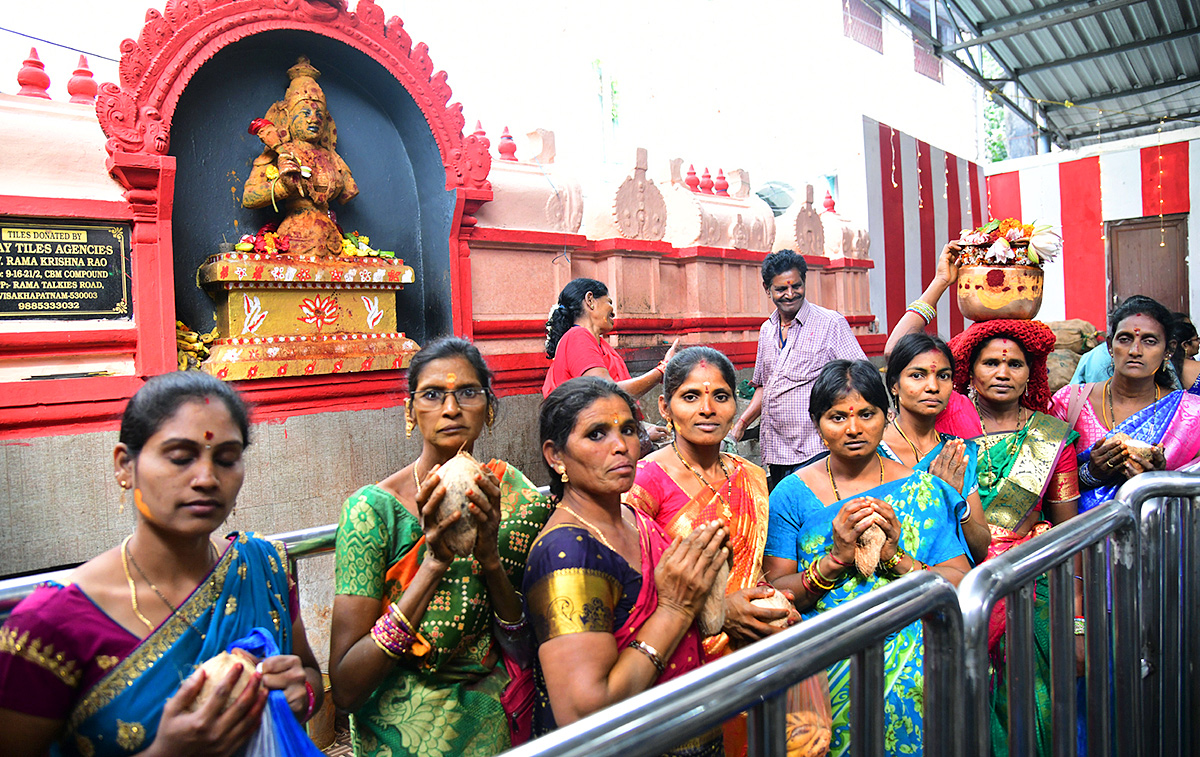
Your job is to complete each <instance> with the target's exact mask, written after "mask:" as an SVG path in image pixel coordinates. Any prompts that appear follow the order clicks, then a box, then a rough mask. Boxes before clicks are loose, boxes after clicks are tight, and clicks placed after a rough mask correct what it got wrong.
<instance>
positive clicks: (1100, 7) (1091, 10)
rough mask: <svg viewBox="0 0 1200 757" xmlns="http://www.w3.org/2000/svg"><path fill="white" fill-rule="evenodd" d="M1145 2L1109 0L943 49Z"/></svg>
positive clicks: (1009, 35) (945, 48) (1016, 34)
mask: <svg viewBox="0 0 1200 757" xmlns="http://www.w3.org/2000/svg"><path fill="white" fill-rule="evenodd" d="M1145 1H1146V0H1109V2H1106V3H1097V4H1096V5H1092V6H1089V7H1087V8H1080V9H1079V10H1077V11H1071V12H1070V13H1063V14H1061V15H1058V16H1052V17H1050V18H1043V19H1041V20H1040V21H1034V22H1032V23H1028V24H1021V25H1020V26H1015V27H1013V28H1012V29H1005V30H1004V31H1000V32H991V33H990V34H984V35H982V36H979V37H976V38H974V39H969V40H966V41H965V42H958V43H955V44H953V45H946V46H945V47H943V48H942V52H944V53H952V52H954V51H955V50H962V49H963V48H966V47H975V46H976V45H986V44H988V43H989V42H997V41H999V40H1002V39H1008V38H1009V37H1016V36H1020V35H1022V34H1025V33H1027V32H1031V31H1033V30H1035V29H1044V28H1046V27H1047V26H1057V25H1058V24H1061V23H1064V22H1067V21H1076V20H1078V19H1081V18H1087V17H1088V16H1095V15H1096V14H1098V13H1105V12H1107V11H1113V10H1117V9H1118V8H1124V7H1125V6H1127V5H1135V4H1137V3H1143V2H1145Z"/></svg>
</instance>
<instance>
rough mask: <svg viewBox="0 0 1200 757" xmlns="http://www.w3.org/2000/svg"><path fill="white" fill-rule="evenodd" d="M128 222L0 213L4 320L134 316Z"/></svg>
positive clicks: (0, 297)
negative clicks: (130, 289)
mask: <svg viewBox="0 0 1200 757" xmlns="http://www.w3.org/2000/svg"><path fill="white" fill-rule="evenodd" d="M129 238H130V226H129V224H122V223H112V222H103V221H76V220H69V221H67V220H63V221H58V220H55V219H49V218H46V219H40V220H39V219H14V218H0V319H13V318H58V319H118V318H129V314H130V310H131V303H130V300H129V288H130V287H129V283H130V267H129Z"/></svg>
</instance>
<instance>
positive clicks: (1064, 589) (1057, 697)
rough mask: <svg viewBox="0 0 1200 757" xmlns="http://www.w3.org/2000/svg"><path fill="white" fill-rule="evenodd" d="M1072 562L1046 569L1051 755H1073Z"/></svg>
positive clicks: (1074, 684) (1073, 602) (1064, 756)
mask: <svg viewBox="0 0 1200 757" xmlns="http://www.w3.org/2000/svg"><path fill="white" fill-rule="evenodd" d="M1076 583H1080V584H1082V582H1081V581H1080V582H1077V581H1076V580H1075V565H1074V563H1073V562H1064V563H1062V564H1061V565H1058V566H1056V567H1054V568H1052V569H1051V570H1050V671H1051V674H1050V703H1051V707H1052V708H1053V711H1054V724H1053V730H1052V733H1051V739H1052V746H1053V753H1054V755H1055V757H1075V755H1076V750H1077V746H1076V741H1077V739H1076V733H1077V729H1076V725H1075V693H1076V683H1075V680H1076V676H1075V673H1076V666H1075V633H1074V624H1073V623H1072V620H1073V618H1074V617H1075V588H1076V587H1075V584H1076Z"/></svg>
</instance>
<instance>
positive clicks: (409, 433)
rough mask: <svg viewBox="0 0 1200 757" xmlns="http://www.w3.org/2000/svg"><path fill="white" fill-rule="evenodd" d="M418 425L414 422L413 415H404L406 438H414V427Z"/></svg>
mask: <svg viewBox="0 0 1200 757" xmlns="http://www.w3.org/2000/svg"><path fill="white" fill-rule="evenodd" d="M416 425H417V424H415V423H413V419H412V418H411V417H409V415H408V414H407V413H406V414H405V415H404V438H405V439H411V438H412V432H413V428H414V427H415V426H416Z"/></svg>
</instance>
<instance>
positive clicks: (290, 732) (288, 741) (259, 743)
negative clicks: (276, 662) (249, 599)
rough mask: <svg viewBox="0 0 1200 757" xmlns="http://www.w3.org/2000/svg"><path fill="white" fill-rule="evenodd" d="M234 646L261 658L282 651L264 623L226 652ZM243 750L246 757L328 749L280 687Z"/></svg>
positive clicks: (307, 756)
mask: <svg viewBox="0 0 1200 757" xmlns="http://www.w3.org/2000/svg"><path fill="white" fill-rule="evenodd" d="M234 649H244V650H246V651H247V652H249V653H250V654H252V655H254V656H255V657H258V658H259V659H263V658H266V657H272V656H274V655H277V654H279V645H278V644H276V643H275V637H274V636H272V635H271V632H270V631H268V630H267V629H265V628H261V627H259V628H255V629H253V630H252V631H250V633H249V634H248V635H246V636H243V637H242V638H240V639H237V640H236V641H233V642H230V644H229V646H227V647H225V651H226V652H232V651H233V650H234ZM241 754H243V755H246V757H324V753H323V752H322V751H321V750H320V749H317V745H316V744H314V743H313V742H312V739H310V738H309V737H308V734H307V733H305V731H304V726H302V725H300V723H299V722H298V721H297V720H296V715H295V713H293V712H292V708H291V707H290V706H289V705H288V701H287V697H286V696H284V694H283V692H282V691H279V690H276V691H272V692H271V693H269V694H268V695H267V706H266V709H264V710H263V716H262V725H260V726H259V727H258V730H257V731H255V733H254V735H253V736H251V737H250V741H249V742H248V743H247V744H246V746H245V748H244V749H243V750H242V751H241Z"/></svg>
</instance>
